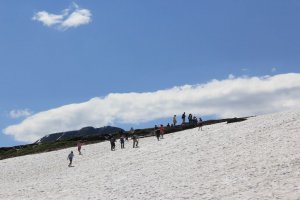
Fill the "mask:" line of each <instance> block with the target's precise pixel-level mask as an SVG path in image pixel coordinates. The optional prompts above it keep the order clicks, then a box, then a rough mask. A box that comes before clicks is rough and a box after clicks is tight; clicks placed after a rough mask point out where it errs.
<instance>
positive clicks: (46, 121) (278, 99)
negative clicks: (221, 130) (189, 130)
mask: <svg viewBox="0 0 300 200" xmlns="http://www.w3.org/2000/svg"><path fill="white" fill-rule="evenodd" d="M299 105H300V74H296V73H289V74H281V75H275V76H265V77H229V78H228V79H225V80H212V81H210V82H208V83H205V84H199V85H184V86H180V87H173V88H170V89H165V90H159V91H155V92H144V93H134V92H132V93H112V94H108V95H107V96H105V97H103V98H101V97H95V98H92V99H90V100H89V101H87V102H83V103H77V104H69V105H64V106H61V107H58V108H54V109H51V110H47V111H43V112H40V113H36V114H34V115H32V116H29V117H27V118H26V119H25V120H23V121H22V122H21V123H20V124H15V125H11V126H8V127H7V128H5V129H4V130H3V132H4V133H5V134H8V135H13V136H14V137H15V139H16V140H19V141H26V142H33V141H36V140H37V139H39V138H40V137H42V136H44V135H46V134H49V133H54V132H61V131H68V130H74V129H80V128H82V127H85V126H94V127H100V126H105V125H113V124H114V123H116V122H118V123H123V124H126V123H142V122H149V121H152V120H156V119H160V118H166V117H171V116H173V115H174V114H177V115H180V114H181V113H182V112H184V111H185V112H186V113H193V114H196V115H201V116H205V115H216V116H218V117H222V118H223V117H243V116H250V115H258V114H264V113H271V112H277V111H283V110H286V109H293V108H295V107H298V106H299Z"/></svg>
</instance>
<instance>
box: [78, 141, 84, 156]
mask: <svg viewBox="0 0 300 200" xmlns="http://www.w3.org/2000/svg"><path fill="white" fill-rule="evenodd" d="M82 145H83V143H81V141H78V142H77V149H78V153H79V155H82V154H81V146H82Z"/></svg>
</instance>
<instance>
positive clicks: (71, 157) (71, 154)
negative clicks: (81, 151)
mask: <svg viewBox="0 0 300 200" xmlns="http://www.w3.org/2000/svg"><path fill="white" fill-rule="evenodd" d="M73 158H74V153H73V151H71V153H70V154H69V155H68V160H69V161H70V163H69V165H68V166H69V167H71V166H72V162H73Z"/></svg>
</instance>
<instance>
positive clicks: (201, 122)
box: [198, 117, 203, 131]
mask: <svg viewBox="0 0 300 200" xmlns="http://www.w3.org/2000/svg"><path fill="white" fill-rule="evenodd" d="M202 126H203V121H202V118H201V117H199V121H198V127H199V129H198V131H199V130H200V129H201V131H202Z"/></svg>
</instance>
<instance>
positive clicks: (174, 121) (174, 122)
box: [173, 115, 177, 126]
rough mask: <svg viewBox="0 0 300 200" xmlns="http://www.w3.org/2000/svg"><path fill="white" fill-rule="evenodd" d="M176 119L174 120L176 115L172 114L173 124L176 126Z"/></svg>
mask: <svg viewBox="0 0 300 200" xmlns="http://www.w3.org/2000/svg"><path fill="white" fill-rule="evenodd" d="M176 123H177V120H176V115H174V116H173V125H174V126H176Z"/></svg>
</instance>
